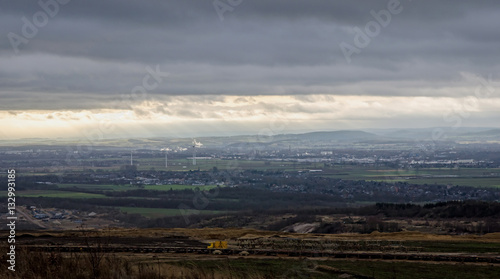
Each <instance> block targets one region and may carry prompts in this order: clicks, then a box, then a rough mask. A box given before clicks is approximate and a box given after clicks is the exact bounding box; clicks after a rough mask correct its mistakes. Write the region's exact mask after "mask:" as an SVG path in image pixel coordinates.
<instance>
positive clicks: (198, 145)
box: [193, 139, 203, 166]
mask: <svg viewBox="0 0 500 279" xmlns="http://www.w3.org/2000/svg"><path fill="white" fill-rule="evenodd" d="M202 145H203V144H202V143H201V142H197V141H196V139H193V166H196V148H197V147H201V146H202Z"/></svg>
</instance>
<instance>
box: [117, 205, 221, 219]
mask: <svg viewBox="0 0 500 279" xmlns="http://www.w3.org/2000/svg"><path fill="white" fill-rule="evenodd" d="M118 208H119V209H120V210H121V211H122V212H127V213H135V214H141V215H143V216H144V217H148V218H161V217H166V216H180V215H192V214H220V213H225V211H217V210H196V209H185V210H182V211H181V210H180V209H176V208H145V207H125V206H121V207H118Z"/></svg>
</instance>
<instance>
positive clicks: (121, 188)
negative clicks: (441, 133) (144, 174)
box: [57, 184, 217, 191]
mask: <svg viewBox="0 0 500 279" xmlns="http://www.w3.org/2000/svg"><path fill="white" fill-rule="evenodd" d="M57 186H58V187H59V188H80V189H88V190H102V191H128V190H137V189H146V190H157V191H170V190H174V191H175V190H186V189H187V190H194V189H196V188H199V189H200V190H210V189H213V188H216V187H217V185H205V186H197V185H179V184H172V185H144V186H143V187H142V188H140V187H138V186H136V185H106V184H103V185H101V184H58V185H57Z"/></svg>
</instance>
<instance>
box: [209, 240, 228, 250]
mask: <svg viewBox="0 0 500 279" xmlns="http://www.w3.org/2000/svg"><path fill="white" fill-rule="evenodd" d="M207 249H227V241H215V242H210V246H207Z"/></svg>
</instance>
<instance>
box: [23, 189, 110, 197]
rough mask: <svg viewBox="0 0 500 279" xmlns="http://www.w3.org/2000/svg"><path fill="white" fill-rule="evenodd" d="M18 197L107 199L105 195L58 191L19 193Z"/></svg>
mask: <svg viewBox="0 0 500 279" xmlns="http://www.w3.org/2000/svg"><path fill="white" fill-rule="evenodd" d="M17 195H18V196H20V197H47V198H73V199H90V198H107V197H106V196H105V195H102V194H92V193H80V192H70V191H57V190H28V191H18V192H17Z"/></svg>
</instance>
